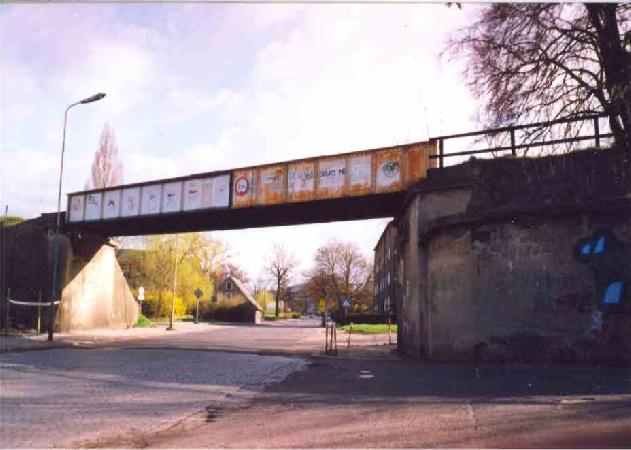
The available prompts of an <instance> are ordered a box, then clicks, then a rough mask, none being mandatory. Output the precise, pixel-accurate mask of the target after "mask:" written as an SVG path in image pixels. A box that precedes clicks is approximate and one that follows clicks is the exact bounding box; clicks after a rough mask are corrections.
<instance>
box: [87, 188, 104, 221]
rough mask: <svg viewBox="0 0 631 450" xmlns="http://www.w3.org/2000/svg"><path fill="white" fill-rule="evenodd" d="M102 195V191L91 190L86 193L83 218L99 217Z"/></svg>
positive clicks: (96, 218) (94, 218)
mask: <svg viewBox="0 0 631 450" xmlns="http://www.w3.org/2000/svg"><path fill="white" fill-rule="evenodd" d="M102 196H103V193H102V192H93V193H92V194H86V196H85V216H84V220H99V219H100V218H101V197H102Z"/></svg>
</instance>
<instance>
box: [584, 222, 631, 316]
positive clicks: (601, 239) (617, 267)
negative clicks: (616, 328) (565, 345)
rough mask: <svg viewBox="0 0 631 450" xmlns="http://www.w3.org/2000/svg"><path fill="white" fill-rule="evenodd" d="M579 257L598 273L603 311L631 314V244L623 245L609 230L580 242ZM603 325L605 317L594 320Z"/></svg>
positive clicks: (598, 297)
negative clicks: (628, 312) (629, 312)
mask: <svg viewBox="0 0 631 450" xmlns="http://www.w3.org/2000/svg"><path fill="white" fill-rule="evenodd" d="M575 254H576V257H577V258H578V259H579V260H580V261H582V262H584V263H585V264H587V266H588V267H589V268H590V269H591V270H592V271H593V272H594V277H595V285H596V292H597V299H596V300H597V304H598V308H597V309H598V310H599V311H622V310H626V311H631V298H629V297H631V292H630V291H631V244H625V243H623V242H621V241H620V240H619V239H617V238H616V236H615V235H614V234H613V232H612V231H611V230H610V229H608V228H603V229H600V230H597V231H596V233H594V235H593V236H591V237H589V238H585V239H581V240H579V242H578V243H577V245H576V249H575ZM594 319H595V320H594V323H595V324H596V325H595V326H597V324H598V323H602V313H600V314H597V316H596V317H594Z"/></svg>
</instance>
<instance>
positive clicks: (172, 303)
mask: <svg viewBox="0 0 631 450" xmlns="http://www.w3.org/2000/svg"><path fill="white" fill-rule="evenodd" d="M179 257H180V248H179V246H178V234H176V235H175V267H174V268H173V296H172V298H171V319H170V320H169V328H167V330H175V328H173V321H174V320H175V290H176V288H177V262H178V261H177V260H178V259H179Z"/></svg>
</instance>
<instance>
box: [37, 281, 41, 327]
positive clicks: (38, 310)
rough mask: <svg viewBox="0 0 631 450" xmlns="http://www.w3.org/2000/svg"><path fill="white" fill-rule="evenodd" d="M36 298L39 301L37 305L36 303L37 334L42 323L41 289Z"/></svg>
mask: <svg viewBox="0 0 631 450" xmlns="http://www.w3.org/2000/svg"><path fill="white" fill-rule="evenodd" d="M37 300H38V301H39V305H37V334H40V330H41V324H42V291H39V294H38V295H37Z"/></svg>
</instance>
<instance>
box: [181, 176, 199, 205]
mask: <svg viewBox="0 0 631 450" xmlns="http://www.w3.org/2000/svg"><path fill="white" fill-rule="evenodd" d="M201 207H202V180H201V179H197V180H186V181H185V182H184V207H183V208H182V209H184V211H191V210H193V209H199V208H201Z"/></svg>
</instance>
